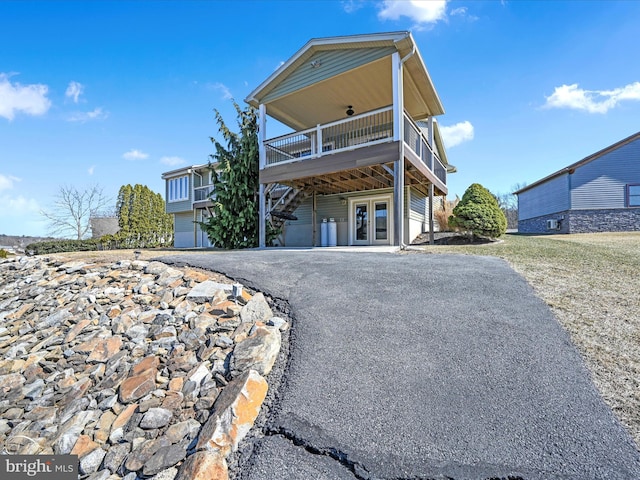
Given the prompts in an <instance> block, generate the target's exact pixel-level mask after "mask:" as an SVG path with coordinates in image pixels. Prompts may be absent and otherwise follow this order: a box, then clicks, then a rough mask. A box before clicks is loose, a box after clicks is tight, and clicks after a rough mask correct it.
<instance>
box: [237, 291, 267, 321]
mask: <svg viewBox="0 0 640 480" xmlns="http://www.w3.org/2000/svg"><path fill="white" fill-rule="evenodd" d="M271 317H273V312H272V311H271V307H270V306H269V304H268V303H267V301H266V300H265V298H264V295H263V294H262V293H260V292H259V293H256V294H255V295H254V296H253V298H252V299H251V300H249V301H248V302H247V304H246V305H245V306H244V307H242V310H240V320H241V321H242V322H246V323H256V322H264V323H266V322H268V321H269V319H270V318H271Z"/></svg>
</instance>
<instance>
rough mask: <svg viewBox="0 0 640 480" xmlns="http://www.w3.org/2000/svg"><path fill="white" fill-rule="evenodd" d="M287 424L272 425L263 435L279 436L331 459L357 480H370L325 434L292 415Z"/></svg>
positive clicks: (360, 466)
mask: <svg viewBox="0 0 640 480" xmlns="http://www.w3.org/2000/svg"><path fill="white" fill-rule="evenodd" d="M287 423H288V425H272V426H270V427H269V428H268V429H267V431H266V432H265V434H266V435H268V436H274V435H280V436H282V437H284V438H286V439H287V440H289V441H290V442H292V443H293V444H294V445H295V446H297V447H302V448H304V449H305V450H306V451H307V452H309V453H311V454H313V455H322V456H326V457H329V458H332V459H333V460H335V461H337V462H338V463H340V464H341V465H343V466H344V467H345V468H347V469H348V470H349V471H350V472H351V473H352V474H353V476H354V477H355V478H357V479H358V480H371V479H372V477H371V475H370V472H369V470H368V469H367V468H366V467H365V466H364V465H363V464H362V463H360V462H358V461H357V460H354V459H352V458H351V457H350V456H349V454H348V453H347V452H345V451H343V450H342V449H340V448H337V447H335V446H333V445H332V444H334V443H335V442H327V440H329V439H328V438H327V435H326V433H324V432H323V431H322V430H321V429H320V428H319V427H317V426H314V425H311V424H309V423H308V422H306V421H304V420H302V419H300V418H298V417H296V416H295V415H294V414H289V415H288V416H287ZM311 438H313V439H314V440H315V441H314V440H311ZM327 443H328V444H327Z"/></svg>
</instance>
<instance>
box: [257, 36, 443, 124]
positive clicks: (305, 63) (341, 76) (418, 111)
mask: <svg viewBox="0 0 640 480" xmlns="http://www.w3.org/2000/svg"><path fill="white" fill-rule="evenodd" d="M358 49H369V51H371V49H378V50H379V51H381V52H384V53H385V54H384V55H382V56H380V57H372V59H371V61H368V62H366V63H355V64H354V65H353V68H350V66H349V65H346V66H344V65H343V66H342V68H341V69H337V70H336V73H335V74H332V72H329V71H328V70H329V66H328V65H317V67H318V72H317V74H318V75H319V77H320V78H321V80H319V81H316V82H312V83H309V84H302V85H301V86H300V87H299V88H295V86H294V87H292V88H288V89H286V91H281V90H282V85H283V84H284V82H286V81H287V80H288V79H289V78H290V77H291V76H292V75H298V76H304V75H305V74H306V73H305V71H304V70H303V69H307V70H308V71H309V75H312V74H313V73H314V72H311V71H310V69H312V68H316V67H314V66H313V65H312V64H313V63H314V62H313V61H312V57H314V56H315V58H318V55H326V54H330V55H331V54H335V55H339V54H340V51H345V50H351V51H359V52H364V51H365V50H358ZM393 52H398V53H399V55H400V57H401V58H402V59H404V60H405V63H404V75H403V79H404V82H403V87H404V88H403V90H404V103H405V109H406V110H407V111H408V112H409V114H410V115H411V117H412V118H414V119H415V120H421V119H424V118H427V117H428V116H434V115H441V114H443V113H444V108H443V106H442V102H441V101H440V98H439V97H438V94H437V92H436V90H435V87H434V85H433V82H432V80H431V77H430V76H429V72H428V71H427V69H426V67H425V64H424V61H423V60H422V56H421V55H420V52H419V51H418V49H417V46H416V44H415V41H414V39H413V37H412V35H411V33H410V32H391V33H376V34H367V35H353V36H342V37H329V38H315V39H312V40H309V42H307V43H306V44H305V45H304V46H303V47H302V48H301V49H300V50H298V51H297V52H296V53H295V54H294V55H293V56H292V57H291V58H290V59H289V60H287V61H286V62H285V63H283V64H282V65H281V66H280V67H279V68H278V69H277V70H276V71H275V72H273V73H272V74H271V75H270V76H269V77H268V78H267V79H266V80H265V81H264V82H262V83H261V84H260V85H259V86H258V87H257V88H256V89H255V90H253V91H252V92H251V93H250V94H249V95H248V96H247V98H246V99H245V101H246V102H247V103H248V104H249V105H251V106H253V107H256V108H257V107H258V106H259V105H260V104H264V105H266V107H267V114H268V115H269V116H271V117H273V118H275V119H277V120H278V121H280V122H282V123H284V124H285V125H287V126H289V127H291V128H292V129H294V130H304V129H306V128H311V127H314V126H315V125H317V124H319V123H327V122H331V121H334V120H338V119H341V118H344V117H345V111H346V109H347V107H348V106H349V105H352V106H353V107H354V109H355V110H356V113H364V112H367V111H371V110H375V109H377V108H381V107H385V106H388V105H391V104H392V103H393V99H392V91H393V88H392V67H391V53H393ZM342 53H344V52H342ZM352 58H353V57H352ZM360 60H362V59H361V58H360ZM323 68H327V71H326V72H325V73H326V76H324V77H323V76H322V72H321V70H322V69H323ZM336 68H337V67H336Z"/></svg>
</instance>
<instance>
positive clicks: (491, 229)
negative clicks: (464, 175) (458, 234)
mask: <svg viewBox="0 0 640 480" xmlns="http://www.w3.org/2000/svg"><path fill="white" fill-rule="evenodd" d="M449 225H451V226H453V227H457V228H460V229H462V230H465V231H468V232H472V233H473V235H475V236H478V237H488V238H498V237H500V236H501V235H503V234H504V233H505V232H506V231H507V219H506V217H505V216H504V213H503V211H502V210H501V209H500V206H499V205H498V201H497V200H496V197H494V196H493V195H492V194H491V192H490V191H489V190H487V189H486V188H484V187H483V186H482V185H480V184H479V183H474V184H472V185H470V186H469V188H467V190H466V191H465V192H464V195H463V196H462V200H460V203H458V205H456V207H455V208H454V209H453V215H452V216H451V217H449Z"/></svg>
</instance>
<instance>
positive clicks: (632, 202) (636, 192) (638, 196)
mask: <svg viewBox="0 0 640 480" xmlns="http://www.w3.org/2000/svg"><path fill="white" fill-rule="evenodd" d="M627 205H628V206H629V207H640V185H627Z"/></svg>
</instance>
